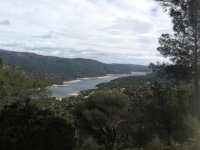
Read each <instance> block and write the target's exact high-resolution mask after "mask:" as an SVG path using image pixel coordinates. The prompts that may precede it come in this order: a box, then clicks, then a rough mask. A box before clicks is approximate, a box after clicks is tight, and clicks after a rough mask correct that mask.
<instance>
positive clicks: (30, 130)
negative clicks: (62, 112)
mask: <svg viewBox="0 0 200 150" xmlns="http://www.w3.org/2000/svg"><path fill="white" fill-rule="evenodd" d="M0 122H1V123H0V149H2V150H64V149H66V150H67V149H70V150H72V149H74V145H75V140H74V136H75V129H74V127H73V125H72V124H71V123H69V122H68V121H67V120H66V119H63V118H59V117H57V116H55V115H54V114H53V113H52V112H50V111H47V110H40V109H38V108H36V107H35V106H32V105H31V104H30V103H29V100H26V101H25V102H15V103H13V104H11V105H6V106H5V107H4V108H3V109H2V110H1V111H0Z"/></svg>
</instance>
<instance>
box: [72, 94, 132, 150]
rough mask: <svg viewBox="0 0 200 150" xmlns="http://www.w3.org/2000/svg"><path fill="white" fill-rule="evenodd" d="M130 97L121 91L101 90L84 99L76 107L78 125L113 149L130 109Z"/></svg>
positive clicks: (99, 141) (110, 149)
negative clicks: (119, 127) (120, 126)
mask: <svg viewBox="0 0 200 150" xmlns="http://www.w3.org/2000/svg"><path fill="white" fill-rule="evenodd" d="M128 104H129V100H128V97H127V96H126V95H124V94H122V93H121V92H119V91H99V92H96V93H94V94H91V95H90V96H89V97H88V98H87V99H84V100H83V101H82V103H81V104H79V106H78V107H77V109H76V116H77V125H78V127H79V128H80V130H81V131H82V132H86V134H89V135H91V136H93V137H94V139H96V140H97V142H98V143H99V144H105V145H106V147H107V149H109V150H113V149H114V144H115V142H116V136H117V128H118V126H119V125H120V124H121V123H122V122H124V121H125V120H124V116H125V115H126V113H127V111H128Z"/></svg>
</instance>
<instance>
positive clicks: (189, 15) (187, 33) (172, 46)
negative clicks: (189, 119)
mask: <svg viewBox="0 0 200 150" xmlns="http://www.w3.org/2000/svg"><path fill="white" fill-rule="evenodd" d="M157 1H158V2H159V3H160V4H161V5H162V6H163V8H164V9H165V11H167V12H169V15H170V16H171V18H172V22H173V30H174V34H173V35H169V34H163V35H162V36H161V38H160V40H159V43H160V47H158V51H160V53H161V54H162V55H163V56H165V57H169V58H170V60H171V61H172V62H173V65H170V67H171V69H170V68H169V66H167V67H166V68H168V72H172V73H175V72H176V74H177V72H178V74H180V75H179V77H181V76H183V75H184V74H185V75H186V74H188V72H189V73H190V74H188V75H191V77H192V78H191V79H193V83H194V95H195V100H194V110H195V112H194V113H195V114H196V115H197V116H199V117H200V92H199V90H200V89H199V80H200V69H199V68H200V1H199V0H157ZM172 66H179V67H176V69H174V67H172ZM180 66H181V67H180ZM179 70H180V72H179Z"/></svg>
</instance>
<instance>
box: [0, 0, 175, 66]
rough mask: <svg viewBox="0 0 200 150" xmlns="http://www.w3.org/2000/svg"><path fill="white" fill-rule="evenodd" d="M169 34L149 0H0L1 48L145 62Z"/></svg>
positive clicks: (163, 18)
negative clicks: (161, 39)
mask: <svg viewBox="0 0 200 150" xmlns="http://www.w3.org/2000/svg"><path fill="white" fill-rule="evenodd" d="M168 32H172V31H171V23H170V19H169V18H168V16H167V15H166V14H164V12H163V11H162V9H161V8H160V6H159V5H158V4H157V3H156V2H154V0H0V48H1V49H7V50H13V51H27V52H35V53H38V54H42V55H52V56H59V57H66V58H74V57H82V58H90V59H96V60H99V61H102V62H106V63H134V64H149V62H155V61H157V60H159V61H162V60H163V58H162V57H161V56H159V53H158V52H157V51H156V47H157V46H158V38H159V37H160V35H161V34H162V33H168Z"/></svg>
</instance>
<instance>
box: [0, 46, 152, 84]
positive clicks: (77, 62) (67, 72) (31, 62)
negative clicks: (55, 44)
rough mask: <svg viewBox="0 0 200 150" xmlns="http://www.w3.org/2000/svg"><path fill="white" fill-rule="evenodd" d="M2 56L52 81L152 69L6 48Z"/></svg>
mask: <svg viewBox="0 0 200 150" xmlns="http://www.w3.org/2000/svg"><path fill="white" fill-rule="evenodd" d="M0 58H2V59H3V61H4V63H5V64H7V65H12V66H17V67H19V68H20V69H22V70H23V71H24V72H26V73H27V74H28V75H29V76H31V77H34V78H37V79H47V80H49V81H50V82H52V83H61V82H63V81H65V80H72V79H75V78H81V77H93V76H103V75H106V74H120V73H130V72H149V71H150V69H149V68H148V67H146V66H141V65H132V64H104V63H101V62H99V61H96V60H90V59H83V58H74V59H68V58H59V57H52V56H42V55H38V54H34V53H27V52H14V51H6V50H0Z"/></svg>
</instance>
